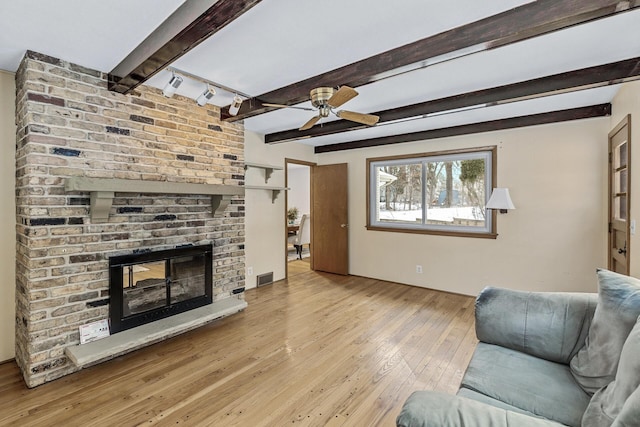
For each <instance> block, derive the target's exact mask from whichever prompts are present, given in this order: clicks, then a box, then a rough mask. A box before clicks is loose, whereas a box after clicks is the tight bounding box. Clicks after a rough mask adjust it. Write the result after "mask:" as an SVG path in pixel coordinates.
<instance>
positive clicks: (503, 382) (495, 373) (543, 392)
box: [461, 342, 590, 427]
mask: <svg viewBox="0 0 640 427" xmlns="http://www.w3.org/2000/svg"><path fill="white" fill-rule="evenodd" d="M461 387H464V388H468V389H470V390H473V391H476V392H478V393H481V394H485V395H487V396H489V397H491V398H493V399H496V400H499V401H501V402H504V403H506V404H508V405H511V406H515V407H517V408H521V409H523V410H525V411H527V412H531V413H533V414H535V415H538V416H541V417H543V418H546V419H549V420H554V421H558V422H560V423H562V424H566V425H568V426H574V427H579V426H580V422H581V419H582V414H583V413H584V411H585V409H586V407H587V405H588V404H589V399H590V396H589V395H587V393H585V392H584V391H583V390H582V388H580V386H579V385H578V384H577V382H576V381H575V380H574V378H573V376H572V375H571V371H570V370H569V366H567V365H563V364H560V363H555V362H550V361H548V360H544V359H540V358H537V357H534V356H530V355H528V354H525V353H521V352H519V351H515V350H510V349H507V348H504V347H500V346H496V345H492V344H486V343H483V342H480V343H479V344H478V347H477V348H476V350H475V353H474V354H473V357H472V359H471V362H470V363H469V366H468V368H467V371H466V373H465V375H464V378H463V379H462V384H461Z"/></svg>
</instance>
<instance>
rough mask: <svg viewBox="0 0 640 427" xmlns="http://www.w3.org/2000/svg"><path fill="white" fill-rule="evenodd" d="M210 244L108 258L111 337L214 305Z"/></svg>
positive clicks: (211, 248) (211, 250)
mask: <svg viewBox="0 0 640 427" xmlns="http://www.w3.org/2000/svg"><path fill="white" fill-rule="evenodd" d="M212 253H213V246H212V245H200V246H187V247H180V248H176V249H168V250H162V251H154V252H144V253H136V254H131V255H121V256H115V257H111V258H110V259H109V295H110V303H109V321H110V329H111V333H116V332H120V331H124V330H126V329H130V328H134V327H136V326H140V325H143V324H145V323H150V322H153V321H155V320H158V319H162V318H165V317H169V316H173V315H174V314H178V313H182V312H185V311H188V310H192V309H194V308H198V307H202V306H204V305H207V304H211V303H212V301H213V295H212V282H213V279H212V264H213V263H212V259H213V258H212Z"/></svg>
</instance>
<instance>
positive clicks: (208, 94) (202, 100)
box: [196, 86, 216, 107]
mask: <svg viewBox="0 0 640 427" xmlns="http://www.w3.org/2000/svg"><path fill="white" fill-rule="evenodd" d="M215 94H216V90H215V89H214V88H213V87H211V86H207V89H205V91H204V92H202V93H201V94H200V96H199V97H198V98H197V99H196V102H197V103H198V105H199V106H201V107H204V106H205V104H206V103H207V101H209V100H210V99H211V98H213V95H215Z"/></svg>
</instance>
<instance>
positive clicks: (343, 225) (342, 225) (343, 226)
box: [340, 224, 349, 228]
mask: <svg viewBox="0 0 640 427" xmlns="http://www.w3.org/2000/svg"><path fill="white" fill-rule="evenodd" d="M340 227H342V228H348V227H349V224H340Z"/></svg>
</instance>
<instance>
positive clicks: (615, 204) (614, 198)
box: [608, 115, 631, 275]
mask: <svg viewBox="0 0 640 427" xmlns="http://www.w3.org/2000/svg"><path fill="white" fill-rule="evenodd" d="M630 121H631V116H629V115H627V116H626V117H625V118H624V119H623V120H622V121H621V122H620V123H619V124H618V125H617V126H616V127H615V128H614V129H613V130H612V131H611V132H609V173H608V175H609V244H608V268H609V270H611V271H615V272H617V273H621V274H626V275H628V274H629V269H630V268H629V267H630V266H629V259H630V258H629V252H630V249H631V248H630V247H629V243H630V240H629V237H630V234H631V233H630V232H631V229H630V222H631V216H630V212H629V209H630V206H631V204H630V195H631V124H630Z"/></svg>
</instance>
